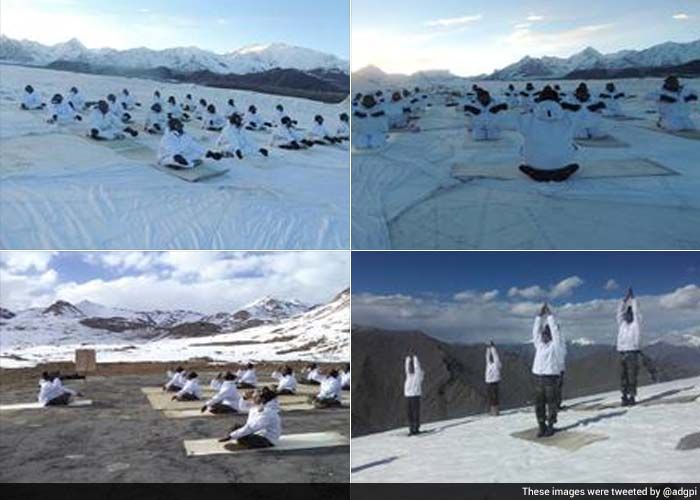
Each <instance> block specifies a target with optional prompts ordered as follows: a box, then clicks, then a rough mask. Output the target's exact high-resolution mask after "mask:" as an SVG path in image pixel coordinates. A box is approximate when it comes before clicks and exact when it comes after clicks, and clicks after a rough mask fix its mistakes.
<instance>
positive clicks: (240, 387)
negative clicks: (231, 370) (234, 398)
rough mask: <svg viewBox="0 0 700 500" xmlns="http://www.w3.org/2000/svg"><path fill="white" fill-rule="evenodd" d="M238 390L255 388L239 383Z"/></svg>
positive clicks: (246, 383) (251, 385) (245, 383)
mask: <svg viewBox="0 0 700 500" xmlns="http://www.w3.org/2000/svg"><path fill="white" fill-rule="evenodd" d="M238 388H239V389H255V386H254V385H253V384H249V383H248V382H239V384H238Z"/></svg>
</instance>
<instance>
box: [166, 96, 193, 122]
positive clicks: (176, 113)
mask: <svg viewBox="0 0 700 500" xmlns="http://www.w3.org/2000/svg"><path fill="white" fill-rule="evenodd" d="M165 114H166V116H167V117H168V119H169V120H170V119H172V118H177V119H178V120H181V121H189V120H190V115H189V113H185V112H184V111H183V110H182V106H181V105H180V104H178V102H177V100H176V99H175V96H172V95H171V96H170V97H168V102H167V103H166V105H165Z"/></svg>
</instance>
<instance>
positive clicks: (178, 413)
mask: <svg viewBox="0 0 700 500" xmlns="http://www.w3.org/2000/svg"><path fill="white" fill-rule="evenodd" d="M280 409H281V411H282V413H287V412H291V411H311V410H314V409H315V408H314V405H312V404H309V403H294V404H289V405H283V406H281V407H280ZM163 415H164V416H165V418H178V419H180V418H210V417H227V418H231V417H235V416H237V415H243V416H245V415H246V414H245V413H210V412H208V411H205V412H204V413H202V411H201V407H200V408H188V409H184V410H164V411H163Z"/></svg>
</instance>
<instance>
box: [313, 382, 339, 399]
mask: <svg viewBox="0 0 700 500" xmlns="http://www.w3.org/2000/svg"><path fill="white" fill-rule="evenodd" d="M341 391H342V386H341V385H340V380H338V377H337V376H336V377H333V376H328V377H326V378H325V379H323V381H322V382H321V387H320V389H319V391H318V399H332V400H338V401H339V400H340V393H341Z"/></svg>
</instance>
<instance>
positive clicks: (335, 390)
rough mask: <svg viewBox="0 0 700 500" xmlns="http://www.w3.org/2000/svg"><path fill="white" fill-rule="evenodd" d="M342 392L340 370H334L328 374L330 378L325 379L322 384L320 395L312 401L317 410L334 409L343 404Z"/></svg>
mask: <svg viewBox="0 0 700 500" xmlns="http://www.w3.org/2000/svg"><path fill="white" fill-rule="evenodd" d="M342 390H343V389H342V387H341V385H340V377H339V376H338V370H335V369H333V370H331V371H330V372H329V373H328V376H327V377H326V378H324V379H323V382H321V387H320V388H319V391H318V394H317V395H316V396H315V397H312V398H310V399H311V402H312V403H313V405H314V406H315V407H316V408H333V407H336V406H340V405H341V404H342V403H341V391H342Z"/></svg>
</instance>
